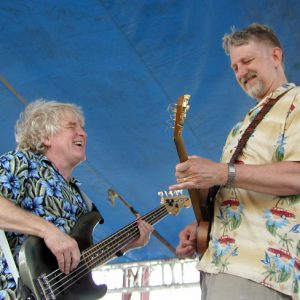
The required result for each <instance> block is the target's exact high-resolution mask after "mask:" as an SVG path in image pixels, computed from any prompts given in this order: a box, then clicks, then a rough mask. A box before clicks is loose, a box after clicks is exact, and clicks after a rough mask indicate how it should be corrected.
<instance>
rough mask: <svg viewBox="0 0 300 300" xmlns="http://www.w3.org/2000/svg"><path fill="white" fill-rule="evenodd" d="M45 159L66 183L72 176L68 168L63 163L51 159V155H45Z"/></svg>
mask: <svg viewBox="0 0 300 300" xmlns="http://www.w3.org/2000/svg"><path fill="white" fill-rule="evenodd" d="M46 156H47V158H48V159H49V160H50V161H51V163H52V164H53V165H54V166H55V167H56V168H57V169H58V171H59V173H60V174H61V175H62V176H63V178H64V179H65V180H66V181H69V180H70V179H71V176H72V170H73V168H71V167H70V166H68V165H67V164H64V163H63V162H60V161H57V160H56V159H55V158H52V157H51V155H49V154H46Z"/></svg>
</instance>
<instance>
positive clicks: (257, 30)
mask: <svg viewBox="0 0 300 300" xmlns="http://www.w3.org/2000/svg"><path fill="white" fill-rule="evenodd" d="M250 40H254V41H260V42H266V43H269V44H270V45H271V46H273V47H279V48H280V49H281V50H282V47H281V44H280V41H279V39H278V38H277V36H276V35H275V33H274V32H273V31H272V29H271V28H269V27H268V26H266V25H261V24H258V23H253V24H251V25H249V26H248V27H246V28H244V29H242V30H240V31H236V29H235V28H234V27H232V28H231V33H230V34H225V35H224V37H223V48H224V50H225V53H226V54H227V55H229V53H230V48H231V47H232V46H234V47H235V46H241V45H246V44H248V43H249V41H250Z"/></svg>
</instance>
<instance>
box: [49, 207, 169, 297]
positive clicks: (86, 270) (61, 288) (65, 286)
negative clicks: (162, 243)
mask: <svg viewBox="0 0 300 300" xmlns="http://www.w3.org/2000/svg"><path fill="white" fill-rule="evenodd" d="M160 215H162V216H166V215H167V212H164V213H160ZM143 219H145V221H147V222H149V223H151V220H150V219H149V220H146V217H144V218H143ZM159 219H160V218H158V219H157V220H156V221H158V220H159ZM151 224H153V223H151ZM132 227H134V228H133V229H134V230H133V234H131V235H130V236H126V235H125V237H123V240H122V239H121V240H120V241H121V242H123V244H122V246H124V245H126V244H127V243H128V242H130V241H131V240H133V239H134V238H136V236H138V234H139V230H138V226H137V222H134V223H133V224H130V225H129V226H128V228H127V233H128V232H130V230H132ZM97 246H98V245H97ZM117 248H119V247H117ZM115 252H116V249H115V250H113V251H112V250H110V255H107V253H105V254H104V255H102V256H97V257H95V258H96V262H93V263H92V264H90V265H89V266H87V265H83V266H82V268H83V269H82V268H81V269H82V270H80V272H76V273H79V274H76V277H75V278H72V277H71V278H69V279H68V280H67V281H66V280H65V279H66V278H63V280H65V281H64V282H63V283H62V284H61V285H59V286H58V287H55V288H54V289H53V293H56V291H57V290H59V291H58V293H56V295H59V294H60V293H62V292H63V291H64V290H66V289H68V288H69V287H70V286H72V285H73V284H74V283H76V282H77V281H78V280H79V279H80V278H82V277H83V276H85V275H86V274H88V273H89V272H90V270H91V269H92V268H93V267H95V266H97V265H98V263H99V261H101V259H103V258H104V257H105V256H106V258H108V259H109V258H111V257H113V255H114V254H115ZM93 253H95V251H94V252H92V254H89V255H90V256H91V255H93ZM111 255H112V256H111ZM95 258H92V259H94V260H95ZM77 271H78V270H77ZM70 274H71V273H70ZM73 279H75V280H73ZM60 281H62V280H60ZM58 283H59V282H56V283H55V284H54V285H53V286H55V285H57V284H58Z"/></svg>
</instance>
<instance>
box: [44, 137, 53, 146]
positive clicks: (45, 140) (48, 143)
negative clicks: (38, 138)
mask: <svg viewBox="0 0 300 300" xmlns="http://www.w3.org/2000/svg"><path fill="white" fill-rule="evenodd" d="M42 142H43V144H44V145H45V146H46V147H49V146H50V145H51V141H50V139H49V137H46V138H43V140H42Z"/></svg>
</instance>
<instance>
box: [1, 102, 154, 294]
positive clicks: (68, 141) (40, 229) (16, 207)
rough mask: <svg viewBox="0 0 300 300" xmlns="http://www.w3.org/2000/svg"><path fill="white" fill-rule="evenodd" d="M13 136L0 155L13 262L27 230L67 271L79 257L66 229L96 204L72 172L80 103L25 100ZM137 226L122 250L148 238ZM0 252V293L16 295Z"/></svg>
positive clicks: (81, 147) (80, 132)
mask: <svg viewBox="0 0 300 300" xmlns="http://www.w3.org/2000/svg"><path fill="white" fill-rule="evenodd" d="M16 142H17V149H16V150H14V151H10V152H8V153H6V154H4V155H2V156H1V157H0V228H1V229H3V230H4V231H5V232H6V236H7V240H8V243H9V245H10V248H11V251H12V253H13V256H14V258H15V260H16V262H18V255H19V251H20V248H21V246H22V244H23V243H24V241H25V240H26V238H27V237H28V235H31V236H36V237H39V238H41V239H42V240H43V241H44V243H45V245H46V247H47V248H48V249H49V250H50V251H51V252H52V254H53V256H54V257H55V258H56V260H57V264H58V267H59V269H60V271H61V272H63V273H65V274H69V273H70V272H72V271H73V270H74V269H75V268H76V267H77V265H78V263H79V261H80V250H79V246H78V244H77V241H76V240H75V239H74V238H73V237H71V236H70V235H69V234H70V232H71V230H72V229H73V228H74V226H75V224H76V223H77V222H78V220H79V219H80V218H81V217H82V216H84V215H85V214H87V213H88V212H90V211H91V210H96V208H95V206H94V205H93V204H92V203H91V202H90V201H89V200H88V199H87V198H86V196H84V194H83V193H82V191H81V190H80V189H79V182H78V181H77V180H76V179H75V178H74V177H73V176H72V171H73V169H74V168H75V167H76V166H77V165H78V164H80V163H81V162H83V161H84V160H85V159H86V153H85V149H86V143H87V134H86V132H85V129H84V116H83V113H82V111H81V108H80V107H78V106H77V105H74V104H70V103H62V102H57V101H46V100H43V99H41V100H37V101H34V102H32V103H30V104H29V105H28V106H27V107H26V108H25V110H24V111H23V112H22V113H21V115H20V118H19V120H18V121H17V123H16ZM138 227H139V230H140V236H139V238H137V239H136V240H134V241H133V242H131V243H129V244H128V245H126V246H125V247H124V248H123V249H121V250H122V251H123V252H124V251H127V250H129V249H132V248H135V247H140V246H143V245H145V243H146V242H147V241H148V239H149V236H150V232H151V231H152V230H153V228H152V226H151V225H150V224H148V223H145V222H144V221H141V220H138ZM83 234H86V235H87V234H88V233H83ZM117 254H118V253H116V255H117ZM0 255H1V256H0V259H1V260H0V271H1V281H0V299H16V298H17V299H19V298H20V295H19V294H17V295H16V283H15V282H14V279H13V277H12V274H11V272H10V270H9V267H8V265H7V261H6V259H5V257H4V256H3V255H2V253H1V251H0ZM81 288H82V289H84V287H81ZM18 291H19V290H18ZM86 293H88V291H86ZM47 299H50V298H47ZM51 299H52V298H51ZM89 299H90V298H89Z"/></svg>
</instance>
